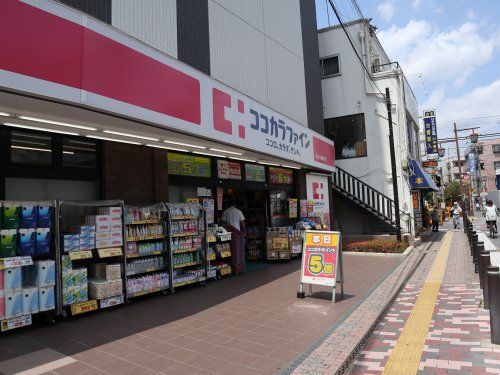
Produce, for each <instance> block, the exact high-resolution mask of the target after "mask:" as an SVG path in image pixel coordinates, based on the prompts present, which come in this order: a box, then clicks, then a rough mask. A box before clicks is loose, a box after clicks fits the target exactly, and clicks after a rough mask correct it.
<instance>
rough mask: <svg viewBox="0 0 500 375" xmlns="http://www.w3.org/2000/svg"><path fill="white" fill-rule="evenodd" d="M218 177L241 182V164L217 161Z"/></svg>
mask: <svg viewBox="0 0 500 375" xmlns="http://www.w3.org/2000/svg"><path fill="white" fill-rule="evenodd" d="M217 176H218V177H219V178H225V179H229V180H241V163H238V162H235V161H228V160H217Z"/></svg>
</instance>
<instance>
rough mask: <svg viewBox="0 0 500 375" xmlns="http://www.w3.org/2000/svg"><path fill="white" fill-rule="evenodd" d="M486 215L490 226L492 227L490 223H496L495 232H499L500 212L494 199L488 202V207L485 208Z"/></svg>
mask: <svg viewBox="0 0 500 375" xmlns="http://www.w3.org/2000/svg"><path fill="white" fill-rule="evenodd" d="M484 216H485V217H486V224H487V225H488V228H489V227H490V225H494V226H495V232H498V228H497V219H498V212H497V206H495V205H494V204H493V201H488V202H487V203H486V208H485V209H484Z"/></svg>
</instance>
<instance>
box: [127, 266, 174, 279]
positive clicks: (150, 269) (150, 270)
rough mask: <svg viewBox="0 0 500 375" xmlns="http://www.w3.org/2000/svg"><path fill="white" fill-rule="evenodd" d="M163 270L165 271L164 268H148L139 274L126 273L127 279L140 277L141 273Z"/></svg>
mask: <svg viewBox="0 0 500 375" xmlns="http://www.w3.org/2000/svg"><path fill="white" fill-rule="evenodd" d="M164 269H165V267H150V268H146V269H145V270H144V271H140V272H133V273H130V272H128V271H127V277H131V276H137V275H142V274H143V273H150V272H157V271H163V270H164Z"/></svg>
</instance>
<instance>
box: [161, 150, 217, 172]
mask: <svg viewBox="0 0 500 375" xmlns="http://www.w3.org/2000/svg"><path fill="white" fill-rule="evenodd" d="M168 174H173V175H177V176H191V177H212V173H211V171H210V158H206V157H202V156H191V155H184V154H177V153H174V152H169V153H168Z"/></svg>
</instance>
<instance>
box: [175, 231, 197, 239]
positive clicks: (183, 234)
mask: <svg viewBox="0 0 500 375" xmlns="http://www.w3.org/2000/svg"><path fill="white" fill-rule="evenodd" d="M198 235H199V233H198V232H194V233H172V235H171V237H172V238H175V237H189V236H198Z"/></svg>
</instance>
